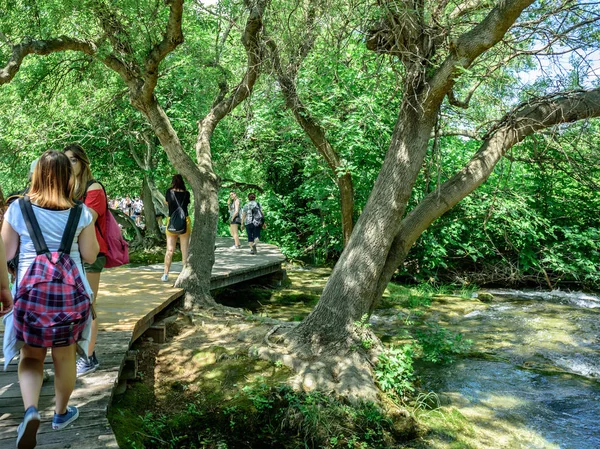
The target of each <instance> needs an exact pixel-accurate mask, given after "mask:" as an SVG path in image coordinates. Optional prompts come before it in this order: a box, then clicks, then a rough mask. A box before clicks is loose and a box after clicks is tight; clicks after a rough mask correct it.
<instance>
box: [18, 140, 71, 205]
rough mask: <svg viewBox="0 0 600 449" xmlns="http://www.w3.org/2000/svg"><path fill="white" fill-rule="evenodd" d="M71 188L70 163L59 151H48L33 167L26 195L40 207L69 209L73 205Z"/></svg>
mask: <svg viewBox="0 0 600 449" xmlns="http://www.w3.org/2000/svg"><path fill="white" fill-rule="evenodd" d="M73 187H74V179H73V167H71V161H70V160H69V158H68V157H67V156H66V155H65V154H63V153H61V152H60V151H54V150H49V151H46V152H45V153H44V154H42V155H41V156H40V160H39V162H38V163H37V165H36V166H35V170H34V171H33V177H32V179H31V189H29V193H28V195H29V197H30V198H31V201H32V202H33V203H35V204H37V205H38V206H40V207H45V208H47V209H59V210H63V209H69V208H71V207H73V205H74V203H73Z"/></svg>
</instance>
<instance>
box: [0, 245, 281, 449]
mask: <svg viewBox="0 0 600 449" xmlns="http://www.w3.org/2000/svg"><path fill="white" fill-rule="evenodd" d="M232 244H233V241H232V240H231V239H223V238H219V239H218V240H217V249H216V251H215V257H216V260H215V265H214V267H213V272H212V276H211V289H215V288H222V287H226V286H231V285H234V284H236V283H240V282H244V281H247V280H250V279H254V278H259V277H261V276H265V275H269V274H272V273H276V272H278V271H281V264H282V263H283V261H284V260H285V258H284V257H283V255H282V254H281V253H280V252H279V249H278V248H277V247H275V246H272V245H266V244H263V243H260V244H259V246H258V251H259V253H258V255H256V256H255V255H251V254H250V253H249V251H248V250H246V249H244V250H234V249H230V248H229V247H230V246H231V245H232ZM180 266H181V264H180V263H179V264H178V263H174V264H173V266H172V268H173V271H174V272H176V271H177V268H178V267H180ZM161 274H162V265H156V266H150V267H138V268H135V267H120V268H116V269H111V270H106V271H105V272H103V274H102V277H101V282H100V292H99V294H98V303H97V312H98V320H99V321H98V323H99V327H100V329H99V333H98V341H97V349H96V353H97V356H98V360H99V362H100V367H99V369H98V370H97V371H96V372H94V373H91V374H89V375H88V376H85V377H83V378H80V379H77V383H76V386H75V391H74V392H73V395H72V396H71V401H70V403H71V404H72V405H75V406H77V407H79V410H80V417H79V419H78V420H77V421H75V422H74V423H73V424H71V425H70V426H69V427H67V428H66V429H63V430H60V431H55V430H52V429H51V425H50V423H51V421H52V416H53V413H54V378H53V376H50V378H49V379H48V380H47V381H45V382H44V384H43V386H42V391H41V395H40V401H39V407H38V408H39V410H40V414H41V416H42V425H41V426H40V431H39V437H38V446H37V447H38V448H42V449H58V448H60V449H64V448H67V447H69V448H72V449H102V448H111V449H112V448H117V447H118V445H117V441H116V439H115V436H114V434H113V432H112V429H111V428H110V425H109V423H108V420H107V418H106V411H107V409H108V407H109V405H110V402H111V400H112V397H113V395H114V393H115V387H116V385H117V384H118V382H119V377H120V375H121V373H122V371H123V369H124V366H125V359H126V357H127V353H128V351H129V349H130V347H131V344H132V343H133V342H134V341H135V340H136V339H137V338H139V336H140V335H142V334H143V333H144V332H145V331H146V330H147V329H148V328H150V327H151V326H152V325H153V324H154V322H155V319H156V318H155V317H156V316H157V315H158V314H160V313H161V312H162V311H163V310H164V309H165V308H166V307H168V306H169V305H170V304H172V303H173V302H175V301H178V300H179V299H180V298H181V297H182V296H183V290H181V289H176V288H173V287H172V285H170V284H169V283H164V282H161V281H160V276H161ZM173 279H175V278H173ZM3 331H4V328H3V327H2V324H1V322H0V337H1V336H2V333H3ZM0 363H2V364H3V363H4V355H3V354H1V353H0ZM44 369H45V370H47V371H49V372H53V365H52V358H51V356H50V351H49V355H48V357H46V360H45V362H44ZM133 371H134V372H133V373H132V372H129V373H128V375H129V376H131V375H135V368H133ZM23 413H24V410H23V402H22V399H21V393H20V389H19V385H18V377H17V365H16V363H13V364H11V365H9V367H8V369H7V371H5V372H0V448H5V447H6V448H9V447H14V444H15V442H14V440H15V438H16V431H17V426H18V424H19V423H20V422H21V420H22V418H23Z"/></svg>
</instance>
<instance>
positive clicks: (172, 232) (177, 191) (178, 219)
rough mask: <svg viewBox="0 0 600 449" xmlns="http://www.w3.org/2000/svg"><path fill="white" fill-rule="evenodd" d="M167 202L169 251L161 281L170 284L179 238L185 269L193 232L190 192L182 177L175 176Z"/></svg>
mask: <svg viewBox="0 0 600 449" xmlns="http://www.w3.org/2000/svg"><path fill="white" fill-rule="evenodd" d="M165 200H166V203H167V205H168V206H169V217H168V218H167V228H166V230H165V233H166V235H167V251H166V252H165V268H164V272H163V275H162V277H161V278H160V280H161V281H163V282H168V281H169V270H170V269H171V262H172V260H173V253H174V252H175V246H177V237H179V246H180V247H181V262H182V264H183V266H184V267H185V265H186V263H187V256H188V248H189V245H190V233H191V232H192V222H191V220H190V216H189V214H188V206H189V205H190V192H188V190H187V189H186V187H185V183H184V182H183V177H182V176H181V175H179V174H178V175H173V178H172V180H171V187H169V188H168V189H167V192H166V193H165Z"/></svg>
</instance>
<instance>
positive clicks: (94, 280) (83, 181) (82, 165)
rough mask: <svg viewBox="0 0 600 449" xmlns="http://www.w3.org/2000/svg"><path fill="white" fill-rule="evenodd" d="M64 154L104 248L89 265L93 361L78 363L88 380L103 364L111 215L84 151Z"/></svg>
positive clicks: (78, 149) (75, 147)
mask: <svg viewBox="0 0 600 449" xmlns="http://www.w3.org/2000/svg"><path fill="white" fill-rule="evenodd" d="M63 152H64V153H65V155H66V156H67V157H68V158H69V160H70V161H71V164H72V166H73V175H74V176H75V193H74V195H75V196H74V198H76V199H78V200H80V201H83V203H84V204H85V205H86V206H87V207H88V208H89V209H90V211H91V212H92V216H93V217H94V225H95V227H94V228H95V230H96V239H98V244H99V245H100V252H99V253H98V257H97V258H96V260H95V261H94V262H93V263H90V264H86V265H84V266H85V275H86V277H87V280H88V282H89V283H90V285H91V287H92V290H93V292H94V296H93V301H94V302H93V304H92V317H93V319H94V321H93V324H92V339H91V341H90V354H91V355H90V357H89V358H85V357H79V358H78V359H77V377H82V376H85V375H86V374H90V373H93V372H94V371H96V370H97V369H98V367H99V366H100V363H99V362H98V358H97V357H96V351H95V349H96V338H97V337H98V320H97V319H96V310H97V309H96V307H97V304H98V303H97V300H98V289H99V287H100V275H101V274H102V270H103V269H104V267H105V265H106V254H107V253H108V246H107V244H106V239H105V238H104V237H103V236H105V235H106V214H107V213H110V212H108V207H107V204H108V203H107V200H106V193H105V192H104V189H103V188H102V185H101V184H100V183H99V182H97V181H95V179H94V177H93V176H92V171H91V170H90V160H89V158H88V157H87V154H86V153H85V150H84V149H83V147H82V146H81V145H79V144H76V143H75V144H70V145H67V146H66V147H65V148H64V150H63Z"/></svg>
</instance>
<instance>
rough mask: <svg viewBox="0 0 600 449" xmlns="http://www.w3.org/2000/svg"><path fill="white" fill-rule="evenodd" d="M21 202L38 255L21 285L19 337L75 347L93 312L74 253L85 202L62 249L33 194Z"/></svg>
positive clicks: (76, 209)
mask: <svg viewBox="0 0 600 449" xmlns="http://www.w3.org/2000/svg"><path fill="white" fill-rule="evenodd" d="M19 205H20V207H21V212H22V214H23V219H24V220H25V224H26V225H27V230H28V231H29V235H30V236H31V240H32V241H33V244H34V246H35V250H36V253H37V256H36V257H35V259H34V261H33V262H32V263H31V266H30V267H29V269H28V270H27V272H26V273H25V276H24V277H23V279H21V281H20V283H18V284H17V285H18V288H17V292H16V294H15V301H14V317H15V320H14V323H15V331H16V334H17V339H18V340H21V341H24V342H25V343H27V344H28V345H30V346H35V347H41V348H49V347H52V346H69V345H72V344H74V343H75V342H77V341H78V340H79V339H80V337H81V333H82V332H83V329H84V328H85V325H86V323H87V321H88V318H89V314H90V296H89V294H88V293H87V291H86V290H85V286H84V284H83V281H82V279H81V273H80V271H79V269H78V268H77V265H76V264H75V262H74V261H73V259H72V258H71V256H70V254H69V253H70V251H71V245H72V244H73V239H74V238H75V232H76V231H77V225H78V223H79V218H80V217H81V211H82V208H83V206H82V204H81V203H78V204H76V205H75V207H73V208H72V209H71V212H70V213H69V218H68V220H67V226H66V228H65V232H64V234H63V236H62V240H61V242H60V247H59V249H58V251H56V252H50V251H49V250H48V246H47V245H46V242H45V240H44V236H43V235H42V232H41V230H40V226H39V224H38V222H37V219H36V218H35V215H34V213H33V208H32V206H31V201H30V199H29V197H27V196H25V197H24V198H23V199H22V200H21V201H19Z"/></svg>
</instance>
